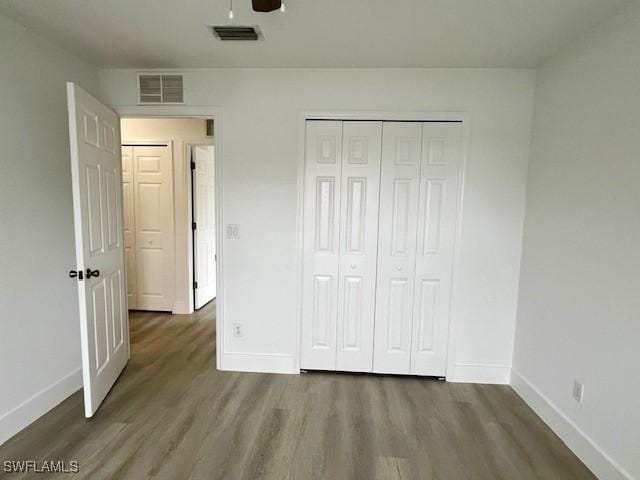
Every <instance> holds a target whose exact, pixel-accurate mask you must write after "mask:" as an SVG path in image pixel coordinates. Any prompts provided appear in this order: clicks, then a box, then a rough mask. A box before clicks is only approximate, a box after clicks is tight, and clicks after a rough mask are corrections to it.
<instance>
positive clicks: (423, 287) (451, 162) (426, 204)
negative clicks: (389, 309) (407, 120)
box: [411, 123, 462, 376]
mask: <svg viewBox="0 0 640 480" xmlns="http://www.w3.org/2000/svg"><path fill="white" fill-rule="evenodd" d="M461 137H462V124H460V123H425V124H424V126H423V135H422V158H421V173H420V199H419V203H418V205H419V213H418V232H417V238H418V245H417V251H416V272H415V297H414V303H413V341H412V348H411V374H414V375H433V376H444V375H445V374H446V359H447V343H448V335H449V313H450V304H451V283H452V274H453V254H454V245H455V235H456V225H457V221H458V197H459V188H460V169H461V150H460V149H461Z"/></svg>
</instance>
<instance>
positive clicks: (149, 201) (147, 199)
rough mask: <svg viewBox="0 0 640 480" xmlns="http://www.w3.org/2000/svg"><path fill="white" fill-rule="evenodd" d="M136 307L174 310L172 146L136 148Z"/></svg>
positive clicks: (137, 146) (134, 180)
mask: <svg viewBox="0 0 640 480" xmlns="http://www.w3.org/2000/svg"><path fill="white" fill-rule="evenodd" d="M132 158H133V198H134V200H133V203H134V219H135V261H136V285H135V291H136V293H137V295H136V302H135V304H136V307H137V308H139V309H140V310H159V311H171V310H173V302H174V295H175V288H174V284H175V262H174V234H173V231H174V230H173V165H172V156H171V148H170V147H169V146H167V145H162V146H140V145H136V146H134V147H133V154H132Z"/></svg>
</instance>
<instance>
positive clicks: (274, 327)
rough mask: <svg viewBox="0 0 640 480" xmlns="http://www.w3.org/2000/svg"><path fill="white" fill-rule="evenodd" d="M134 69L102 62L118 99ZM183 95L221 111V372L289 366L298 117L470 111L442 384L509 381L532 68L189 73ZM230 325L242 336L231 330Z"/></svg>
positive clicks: (128, 91)
mask: <svg viewBox="0 0 640 480" xmlns="http://www.w3.org/2000/svg"><path fill="white" fill-rule="evenodd" d="M135 73H136V72H135V71H134V70H103V71H101V77H100V78H101V89H102V92H103V95H104V97H105V99H106V101H107V102H109V103H110V104H111V105H113V106H116V107H125V106H130V105H135V104H136V78H135ZM185 73H186V78H185V82H186V89H187V102H188V103H189V104H191V105H199V106H202V105H214V106H217V107H219V108H220V110H221V112H222V116H221V119H222V121H221V125H220V126H219V127H220V130H219V131H220V132H221V133H220V136H219V137H218V142H217V143H218V146H219V148H221V154H220V156H219V157H218V158H219V160H220V161H221V162H222V165H221V167H222V184H223V219H222V222H223V223H225V224H239V225H240V239H239V240H225V243H224V251H223V256H224V259H223V261H224V272H223V278H222V280H221V281H222V283H223V285H224V299H223V300H224V305H225V324H224V327H223V328H224V332H223V333H224V335H223V336H224V346H223V348H224V354H223V365H222V367H223V368H238V369H243V368H246V369H256V368H259V369H262V370H272V371H273V370H284V371H296V369H297V347H298V343H299V338H298V334H297V325H298V324H299V316H298V311H297V305H298V288H299V285H298V283H299V282H298V277H297V273H296V272H297V258H296V240H297V238H296V220H297V213H296V212H297V210H296V209H297V201H298V193H297V188H298V187H297V178H298V177H297V175H298V170H297V168H298V133H299V129H298V127H299V124H298V123H299V114H300V112H303V111H336V110H341V111H346V110H381V111H382V110H384V111H468V112H470V115H471V123H472V125H471V139H470V148H469V158H468V168H467V179H466V188H465V192H464V195H465V204H464V209H465V212H464V222H463V231H462V238H463V240H462V245H461V259H460V260H461V265H460V269H459V277H458V288H457V290H456V292H455V294H454V295H455V306H454V307H455V308H454V312H455V313H454V314H455V317H456V318H455V320H456V322H457V324H458V325H459V329H458V335H457V338H456V342H455V360H456V363H458V364H459V365H458V366H457V367H456V371H455V372H449V376H451V377H452V378H454V379H460V380H464V379H484V380H487V381H501V382H508V378H509V367H510V365H511V358H512V348H513V335H514V328H515V313H516V298H517V284H518V277H519V265H520V251H521V240H522V224H523V215H524V198H525V182H526V180H525V176H526V167H527V161H528V155H529V134H530V122H531V116H532V105H533V84H534V73H533V72H532V71H530V70H513V69H381V70H350V69H342V70H318V69H197V70H188V71H186V72H185ZM236 322H238V323H242V324H243V326H244V336H243V337H242V338H235V337H233V335H232V333H231V329H232V326H233V324H234V323H236Z"/></svg>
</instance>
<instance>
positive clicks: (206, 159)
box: [191, 145, 216, 310]
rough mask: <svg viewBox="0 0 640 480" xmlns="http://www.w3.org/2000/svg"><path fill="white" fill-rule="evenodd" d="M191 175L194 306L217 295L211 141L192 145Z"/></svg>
mask: <svg viewBox="0 0 640 480" xmlns="http://www.w3.org/2000/svg"><path fill="white" fill-rule="evenodd" d="M191 152H192V153H191V155H192V157H191V158H192V165H191V166H192V170H191V172H192V175H193V184H192V185H193V218H194V230H193V246H194V248H193V260H194V261H193V265H194V269H193V273H194V280H195V282H194V292H195V294H194V300H195V301H194V307H195V309H196V310H197V309H199V308H201V307H202V306H203V305H205V304H206V303H208V302H210V301H211V300H213V299H214V298H215V297H216V191H215V186H216V179H215V163H214V162H215V160H214V146H213V145H194V146H193V148H192V150H191Z"/></svg>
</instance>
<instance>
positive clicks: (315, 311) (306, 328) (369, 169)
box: [301, 121, 382, 372]
mask: <svg viewBox="0 0 640 480" xmlns="http://www.w3.org/2000/svg"><path fill="white" fill-rule="evenodd" d="M381 137H382V123H381V122H339V121H309V122H307V125H306V152H305V153H306V157H305V190H304V191H305V197H304V247H303V249H304V252H303V256H304V260H303V287H302V288H303V300H302V301H303V305H302V336H301V342H302V344H301V367H302V368H307V369H318V370H336V369H337V370H347V371H362V372H370V371H372V366H373V335H374V310H375V281H376V255H377V231H378V200H379V190H378V189H379V182H380V153H381Z"/></svg>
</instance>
